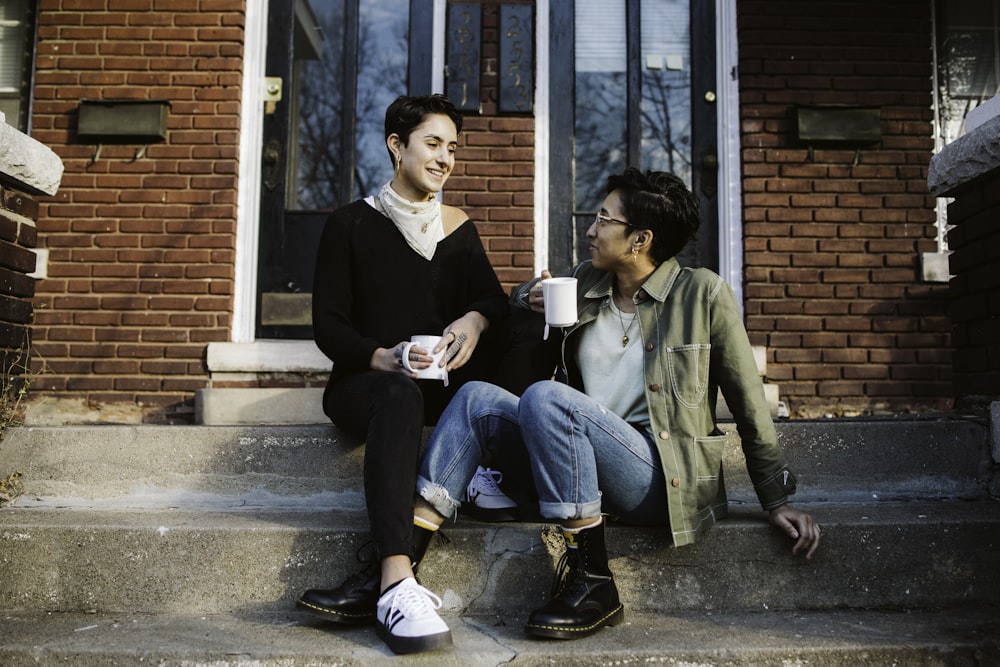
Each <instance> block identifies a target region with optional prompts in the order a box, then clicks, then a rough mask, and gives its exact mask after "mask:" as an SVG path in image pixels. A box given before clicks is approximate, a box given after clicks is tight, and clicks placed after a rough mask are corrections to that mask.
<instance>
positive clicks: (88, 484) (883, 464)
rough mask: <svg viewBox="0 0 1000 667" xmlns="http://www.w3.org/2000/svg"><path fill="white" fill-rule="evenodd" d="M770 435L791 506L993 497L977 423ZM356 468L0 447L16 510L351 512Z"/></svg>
mask: <svg viewBox="0 0 1000 667" xmlns="http://www.w3.org/2000/svg"><path fill="white" fill-rule="evenodd" d="M776 426H777V430H778V437H779V441H780V443H781V445H782V448H783V449H784V451H785V453H786V455H787V457H788V459H789V462H790V464H791V466H792V469H793V470H794V471H795V473H796V476H797V477H798V479H799V493H798V494H797V496H796V498H795V500H796V502H812V501H831V500H841V501H843V500H854V501H858V502H865V501H869V500H877V499H906V498H923V499H931V498H940V499H945V498H969V499H974V498H984V497H987V496H988V493H987V487H988V483H989V476H990V474H991V470H990V443H989V432H988V429H987V427H986V425H985V424H983V423H980V422H978V421H975V420H969V419H954V418H911V419H874V420H853V419H851V420H821V421H805V420H803V421H799V420H795V421H780V422H778V423H777V424H776ZM724 430H726V432H727V433H729V434H730V439H729V446H728V447H727V450H726V456H725V461H724V463H725V471H726V487H727V490H728V492H729V495H730V497H731V498H733V499H735V500H745V501H748V502H753V500H754V493H753V489H752V486H751V485H750V482H749V480H748V478H747V475H746V470H745V465H744V459H743V454H742V451H741V449H740V446H739V440H738V437H737V436H736V435H735V428H734V427H733V426H732V425H731V424H729V425H724ZM428 432H429V431H428ZM363 456H364V450H363V447H362V446H361V445H360V443H359V442H358V441H357V440H356V439H353V438H351V437H349V436H345V435H344V434H343V433H342V432H340V431H339V430H338V429H336V428H335V427H333V426H331V425H325V426H256V427H250V426H63V427H20V428H10V429H8V430H7V432H6V434H5V437H4V438H3V440H2V441H0V462H2V465H3V466H4V468H5V469H10V470H17V471H20V472H21V473H22V474H23V482H24V488H25V494H24V497H23V498H22V499H20V500H19V504H20V505H22V506H25V505H29V506H60V507H103V508H147V509H152V508H174V507H181V508H205V509H225V508H232V507H237V508H245V507H254V506H256V507H260V508H262V509H265V508H268V509H290V508H301V509H311V510H315V511H325V510H333V509H354V510H357V509H361V508H362V507H363V505H364V503H363V488H362V482H361V465H362V460H363ZM0 472H2V471H0Z"/></svg>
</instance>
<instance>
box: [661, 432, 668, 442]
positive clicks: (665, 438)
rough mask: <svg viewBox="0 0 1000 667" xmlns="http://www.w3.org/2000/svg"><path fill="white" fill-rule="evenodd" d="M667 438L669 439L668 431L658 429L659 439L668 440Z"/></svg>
mask: <svg viewBox="0 0 1000 667" xmlns="http://www.w3.org/2000/svg"><path fill="white" fill-rule="evenodd" d="M669 439H670V433H668V432H667V431H660V440H669Z"/></svg>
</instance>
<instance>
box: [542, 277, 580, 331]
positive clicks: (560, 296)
mask: <svg viewBox="0 0 1000 667" xmlns="http://www.w3.org/2000/svg"><path fill="white" fill-rule="evenodd" d="M541 285H542V299H543V304H544V309H543V310H544V312H545V333H544V335H543V336H542V338H543V339H546V340H547V339H548V337H549V327H560V328H562V327H570V326H573V325H574V324H576V321H577V319H578V315H577V312H576V278H545V279H543V280H542V281H541Z"/></svg>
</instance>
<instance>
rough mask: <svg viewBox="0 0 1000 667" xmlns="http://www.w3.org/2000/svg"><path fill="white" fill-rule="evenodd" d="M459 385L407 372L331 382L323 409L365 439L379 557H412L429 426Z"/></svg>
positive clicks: (362, 375) (368, 499)
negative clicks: (426, 427)
mask: <svg viewBox="0 0 1000 667" xmlns="http://www.w3.org/2000/svg"><path fill="white" fill-rule="evenodd" d="M454 390H455V387H454V386H452V387H447V388H446V387H444V385H443V383H441V382H438V381H435V380H418V381H414V380H412V379H410V378H408V377H407V376H405V375H403V374H402V373H394V372H387V371H373V370H369V371H363V372H361V373H351V374H349V375H346V376H344V377H341V378H338V379H336V380H333V381H331V383H330V384H328V385H327V388H326V392H325V393H324V394H323V410H324V412H326V414H327V416H329V417H330V419H331V420H332V421H333V423H334V424H336V425H337V426H338V427H340V428H342V429H344V430H345V431H347V432H348V433H350V434H351V435H353V436H354V437H359V438H364V439H365V462H364V484H365V503H366V505H367V508H368V521H369V523H370V525H371V533H372V538H373V539H374V540H375V544H376V545H377V546H378V554H379V558H385V557H386V556H394V555H406V556H409V557H410V558H413V498H414V493H415V490H416V485H417V465H418V463H419V460H420V444H421V443H420V441H421V437H422V436H423V428H424V425H425V424H436V423H437V419H438V417H439V416H440V415H441V412H442V411H443V410H444V408H445V406H446V405H447V403H448V400H449V399H450V398H451V396H452V395H454Z"/></svg>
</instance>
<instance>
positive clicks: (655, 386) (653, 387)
mask: <svg viewBox="0 0 1000 667" xmlns="http://www.w3.org/2000/svg"><path fill="white" fill-rule="evenodd" d="M649 390H650V391H660V385H658V384H651V385H649Z"/></svg>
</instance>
